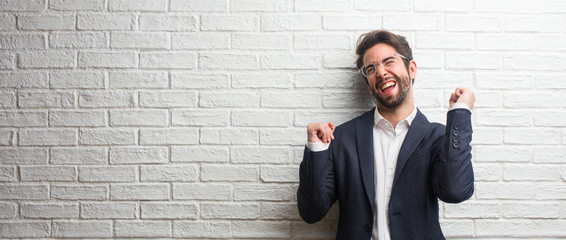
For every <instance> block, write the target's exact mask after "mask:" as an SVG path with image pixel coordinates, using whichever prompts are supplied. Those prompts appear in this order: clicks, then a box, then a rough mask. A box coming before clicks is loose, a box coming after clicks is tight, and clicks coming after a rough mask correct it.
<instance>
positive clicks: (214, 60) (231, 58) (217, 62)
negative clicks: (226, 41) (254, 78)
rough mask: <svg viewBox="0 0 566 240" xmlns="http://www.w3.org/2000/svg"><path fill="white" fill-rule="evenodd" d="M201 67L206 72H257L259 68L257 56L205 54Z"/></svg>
mask: <svg viewBox="0 0 566 240" xmlns="http://www.w3.org/2000/svg"><path fill="white" fill-rule="evenodd" d="M198 61H199V67H200V69H204V70H223V71H226V70H255V69H258V67H259V61H258V57H257V56H256V54H241V53H238V54H232V53H230V54H225V53H203V54H200V57H199V60H198Z"/></svg>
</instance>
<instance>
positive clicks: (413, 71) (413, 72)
mask: <svg viewBox="0 0 566 240" xmlns="http://www.w3.org/2000/svg"><path fill="white" fill-rule="evenodd" d="M415 77H417V63H416V62H415V61H414V60H411V61H410V62H409V78H410V79H411V81H412V80H413V79H415Z"/></svg>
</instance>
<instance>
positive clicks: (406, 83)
mask: <svg viewBox="0 0 566 240" xmlns="http://www.w3.org/2000/svg"><path fill="white" fill-rule="evenodd" d="M391 78H394V79H395V82H396V84H397V86H396V87H397V89H399V91H398V93H397V96H388V97H385V96H383V95H381V92H380V90H379V85H380V84H381V83H382V82H383V81H385V80H389V79H391ZM410 82H411V80H410V79H409V76H406V75H405V76H402V77H399V76H397V75H395V74H393V76H391V77H388V78H386V79H384V80H382V81H376V82H375V86H374V90H373V91H372V95H373V97H374V98H375V99H376V100H377V102H378V103H379V104H381V105H382V106H384V107H386V108H389V109H395V108H397V107H399V106H400V105H401V104H402V103H403V102H404V101H405V98H407V95H408V93H409V91H410V84H411V83H410ZM386 98H387V99H386Z"/></svg>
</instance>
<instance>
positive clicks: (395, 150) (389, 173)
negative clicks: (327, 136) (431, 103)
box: [307, 103, 469, 240]
mask: <svg viewBox="0 0 566 240" xmlns="http://www.w3.org/2000/svg"><path fill="white" fill-rule="evenodd" d="M456 108H465V109H469V107H468V105H466V104H465V103H456V104H454V106H452V108H451V109H456ZM416 115H417V108H414V109H413V112H411V114H410V115H409V116H408V117H407V118H405V119H403V120H402V121H400V122H399V123H397V126H396V127H395V128H393V126H392V125H391V123H389V122H388V121H387V120H385V119H384V118H383V117H382V116H381V115H380V114H379V112H378V111H377V108H376V111H375V114H374V128H373V159H374V164H375V165H374V166H375V167H374V184H375V212H374V213H373V217H374V220H373V230H372V239H373V240H390V239H391V236H390V234H389V219H388V218H387V215H388V214H387V212H388V211H389V209H388V206H389V200H390V199H391V188H392V186H393V180H394V179H393V178H394V176H395V168H396V166H397V158H398V156H399V151H400V150H401V145H403V141H404V140H405V137H406V136H407V132H408V131H409V127H410V126H411V124H412V122H413V120H414V119H415V117H416ZM329 146H330V144H324V143H322V142H308V143H307V148H308V149H309V150H310V151H311V152H319V151H324V150H326V149H328V147H329Z"/></svg>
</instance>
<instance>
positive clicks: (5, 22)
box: [0, 14, 16, 31]
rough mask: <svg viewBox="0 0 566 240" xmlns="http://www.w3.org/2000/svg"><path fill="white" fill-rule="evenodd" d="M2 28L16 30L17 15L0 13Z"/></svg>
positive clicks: (0, 27) (0, 25)
mask: <svg viewBox="0 0 566 240" xmlns="http://www.w3.org/2000/svg"><path fill="white" fill-rule="evenodd" d="M0 30H1V31H14V30H16V16H13V15H4V14H3V15H0Z"/></svg>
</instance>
